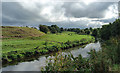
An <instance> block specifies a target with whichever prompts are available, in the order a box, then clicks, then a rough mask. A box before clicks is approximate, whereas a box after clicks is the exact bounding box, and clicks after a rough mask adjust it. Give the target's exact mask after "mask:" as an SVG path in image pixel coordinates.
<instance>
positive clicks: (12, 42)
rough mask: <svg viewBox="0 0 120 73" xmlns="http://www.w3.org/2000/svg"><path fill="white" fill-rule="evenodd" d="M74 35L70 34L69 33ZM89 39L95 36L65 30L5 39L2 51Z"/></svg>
mask: <svg viewBox="0 0 120 73" xmlns="http://www.w3.org/2000/svg"><path fill="white" fill-rule="evenodd" d="M70 33H71V34H72V35H69V34H70ZM83 38H85V39H87V41H90V40H91V39H92V38H93V37H92V36H89V35H77V34H75V33H74V32H64V33H59V34H46V35H43V36H41V37H31V38H20V39H16V38H14V39H3V42H2V52H3V53H7V52H10V51H16V50H17V51H25V50H32V49H34V48H36V47H38V46H39V47H40V48H41V47H44V46H45V45H44V43H45V42H46V41H47V42H48V45H55V44H59V43H60V42H63V43H64V42H67V41H68V40H69V41H76V40H81V39H83Z"/></svg>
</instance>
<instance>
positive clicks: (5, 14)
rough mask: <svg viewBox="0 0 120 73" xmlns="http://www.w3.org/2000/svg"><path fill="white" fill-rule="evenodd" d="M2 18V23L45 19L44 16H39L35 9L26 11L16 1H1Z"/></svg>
mask: <svg viewBox="0 0 120 73" xmlns="http://www.w3.org/2000/svg"><path fill="white" fill-rule="evenodd" d="M2 19H3V21H2V22H3V23H16V22H21V23H23V22H31V21H35V20H36V19H39V20H40V21H42V20H44V21H45V20H46V19H44V17H42V16H39V15H38V13H37V11H28V10H26V9H25V8H23V7H22V6H21V5H20V4H19V3H18V2H10V3H9V2H3V3H2Z"/></svg>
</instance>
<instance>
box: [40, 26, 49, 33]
mask: <svg viewBox="0 0 120 73" xmlns="http://www.w3.org/2000/svg"><path fill="white" fill-rule="evenodd" d="M39 30H40V31H42V32H44V33H47V32H48V31H49V29H48V27H47V26H46V25H39Z"/></svg>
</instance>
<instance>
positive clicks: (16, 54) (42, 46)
mask: <svg viewBox="0 0 120 73" xmlns="http://www.w3.org/2000/svg"><path fill="white" fill-rule="evenodd" d="M12 29H13V30H12ZM18 29H21V30H25V32H22V33H21V31H19V30H18ZM9 30H10V31H9ZM2 32H3V39H2V58H3V61H4V62H5V61H7V62H12V61H14V60H18V59H19V58H21V59H22V58H25V57H30V56H33V55H37V53H39V55H43V54H46V53H50V52H54V51H59V50H60V49H68V48H71V47H75V46H78V45H80V44H82V45H83V44H86V43H90V42H94V40H95V39H94V37H93V36H90V35H78V34H76V33H75V32H62V33H57V34H51V33H49V34H44V33H43V32H40V31H39V30H37V29H34V28H28V27H8V26H7V27H4V28H3V30H2ZM28 32H29V33H28ZM30 32H31V33H30ZM7 33H8V35H7ZM18 33H19V36H22V37H15V36H16V35H18ZM27 33H28V34H27ZM31 34H32V36H31ZM33 34H37V35H33ZM38 35H39V36H38ZM36 48H37V49H36ZM3 64H6V62H5V63H3Z"/></svg>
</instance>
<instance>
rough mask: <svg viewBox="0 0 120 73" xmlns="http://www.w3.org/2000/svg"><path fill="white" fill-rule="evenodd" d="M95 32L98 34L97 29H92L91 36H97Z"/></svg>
mask: <svg viewBox="0 0 120 73" xmlns="http://www.w3.org/2000/svg"><path fill="white" fill-rule="evenodd" d="M97 34H98V31H97V29H94V30H93V32H92V36H94V37H97Z"/></svg>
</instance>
